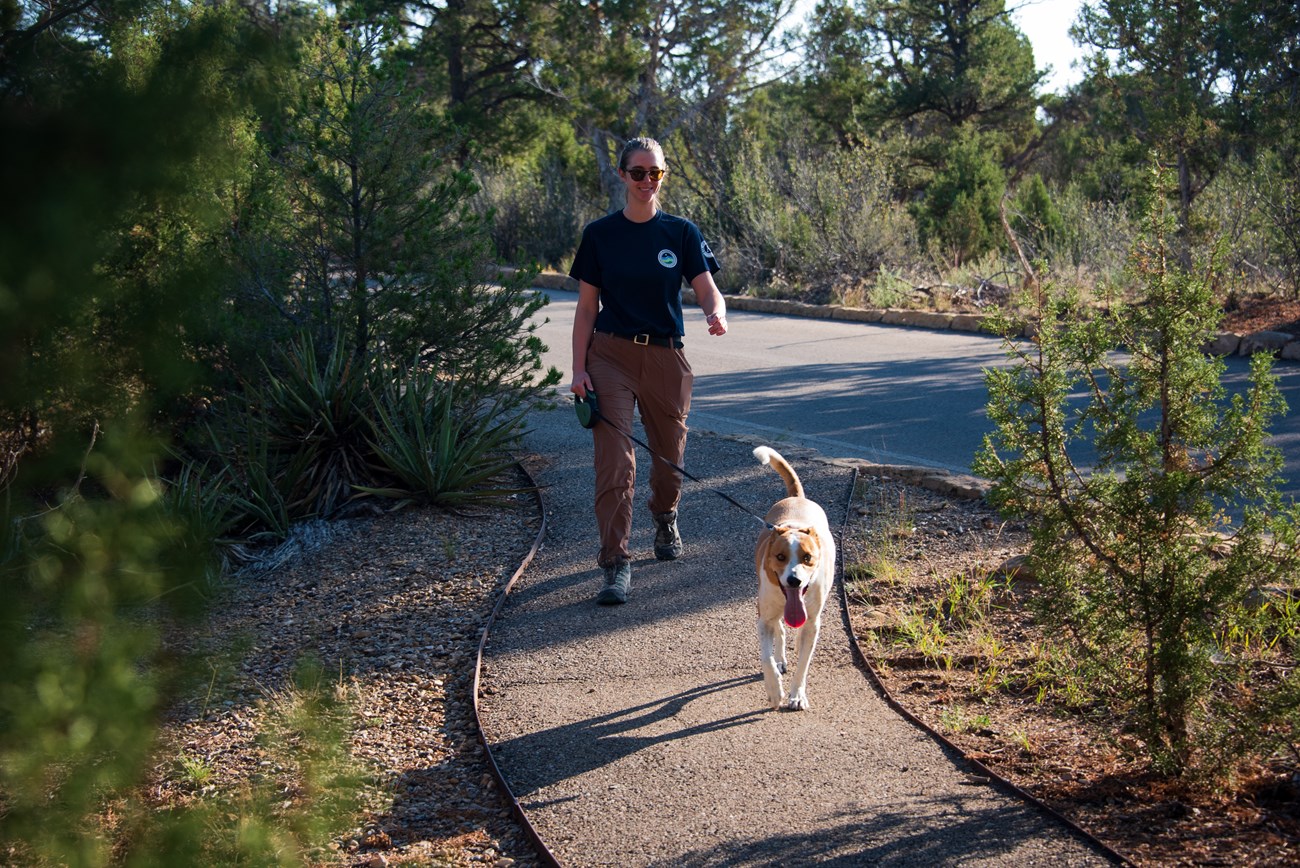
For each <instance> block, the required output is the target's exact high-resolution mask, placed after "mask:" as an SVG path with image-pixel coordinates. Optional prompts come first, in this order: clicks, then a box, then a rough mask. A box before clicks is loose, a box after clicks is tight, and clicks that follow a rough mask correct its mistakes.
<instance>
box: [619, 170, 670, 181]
mask: <svg viewBox="0 0 1300 868" xmlns="http://www.w3.org/2000/svg"><path fill="white" fill-rule="evenodd" d="M623 171H625V172H627V174H628V176H629V177H631V178H632V180H633V181H644V180H645V179H646V177H647V176H648V177H649V178H650V180H651V181H658V180H659V179H661V178H662V177H663V176H664V174H665V170H664V169H660V168H659V167H658V166H656V167H655V168H653V169H643V168H641V167H640V166H633V167H632V168H630V169H624V170H623Z"/></svg>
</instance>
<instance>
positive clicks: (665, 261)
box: [659, 249, 677, 268]
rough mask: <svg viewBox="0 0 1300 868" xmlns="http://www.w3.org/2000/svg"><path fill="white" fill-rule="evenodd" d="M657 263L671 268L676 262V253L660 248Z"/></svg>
mask: <svg viewBox="0 0 1300 868" xmlns="http://www.w3.org/2000/svg"><path fill="white" fill-rule="evenodd" d="M659 264H660V265H662V266H663V267H664V268H672V267H673V266H674V265H676V264H677V254H676V253H673V252H672V251H671V250H667V249H664V250H660V251H659Z"/></svg>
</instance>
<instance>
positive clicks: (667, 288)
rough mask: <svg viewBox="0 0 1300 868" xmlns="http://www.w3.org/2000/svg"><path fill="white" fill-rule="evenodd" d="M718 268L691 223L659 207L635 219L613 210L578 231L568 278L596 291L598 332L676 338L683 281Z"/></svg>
mask: <svg viewBox="0 0 1300 868" xmlns="http://www.w3.org/2000/svg"><path fill="white" fill-rule="evenodd" d="M718 268H719V265H718V260H717V259H716V258H714V256H713V251H712V250H710V249H709V245H708V242H706V241H705V240H704V236H702V235H701V234H700V230H699V229H698V228H697V227H696V225H695V224H694V223H692V222H691V221H689V220H687V219H685V218H682V217H674V216H673V215H672V214H665V213H664V212H663V211H659V212H656V213H655V216H654V217H653V218H651V219H650V220H647V221H646V222H644V223H634V222H633V221H631V220H629V219H627V217H626V216H625V215H624V214H623V212H622V211H615V212H614V213H613V214H610V215H608V216H605V217H602V218H600V219H599V220H594V221H592V222H591V223H588V224H587V226H586V228H584V229H583V230H582V241H581V243H580V244H579V245H578V252H577V254H576V255H575V256H574V257H573V267H572V268H570V269H569V276H570V277H573V278H575V279H577V280H585V281H586V282H587V283H590V284H591V285H592V286H595V287H598V288H599V289H600V312H599V313H598V314H596V330H597V331H603V332H615V333H616V334H624V335H634V334H648V335H652V336H654V337H673V336H676V337H680V336H681V335H683V334H685V332H686V330H685V328H684V327H683V324H682V294H681V293H682V280H683V279H685V280H686V281H687V282H688V283H689V282H690V281H691V280H693V279H694V278H696V277H699V276H700V275H701V274H703V273H704V272H705V271H706V270H707V271H709V272H710V273H713V272H716V271H717V270H718Z"/></svg>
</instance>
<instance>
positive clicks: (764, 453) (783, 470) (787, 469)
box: [754, 446, 804, 497]
mask: <svg viewBox="0 0 1300 868" xmlns="http://www.w3.org/2000/svg"><path fill="white" fill-rule="evenodd" d="M754 457H755V458H757V459H758V460H759V463H760V464H768V465H770V466H771V467H772V469H773V470H775V471H776V472H777V473H779V474H781V478H782V479H784V480H785V491H786V494H787V495H789V496H790V497H803V496H804V495H803V483H801V482H800V481H799V474H797V473H795V472H794V468H793V467H791V466H790V462H788V461H786V460H785V459H784V458H782V457H781V453H780V452H777V451H776V450H775V449H772V448H769V447H767V446H760V447H758V448H757V449H755V450H754Z"/></svg>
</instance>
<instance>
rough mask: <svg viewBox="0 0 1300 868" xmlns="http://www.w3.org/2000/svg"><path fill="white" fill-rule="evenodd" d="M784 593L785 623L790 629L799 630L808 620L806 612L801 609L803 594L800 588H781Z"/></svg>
mask: <svg viewBox="0 0 1300 868" xmlns="http://www.w3.org/2000/svg"><path fill="white" fill-rule="evenodd" d="M781 590H783V591H785V622H786V623H787V624H789V625H790V626H791V627H794V628H799V627H802V626H803V622H804V621H807V620H808V610H807V609H805V608H804V607H803V594H802V593H801V590H802V589H800V588H782V589H781Z"/></svg>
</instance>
